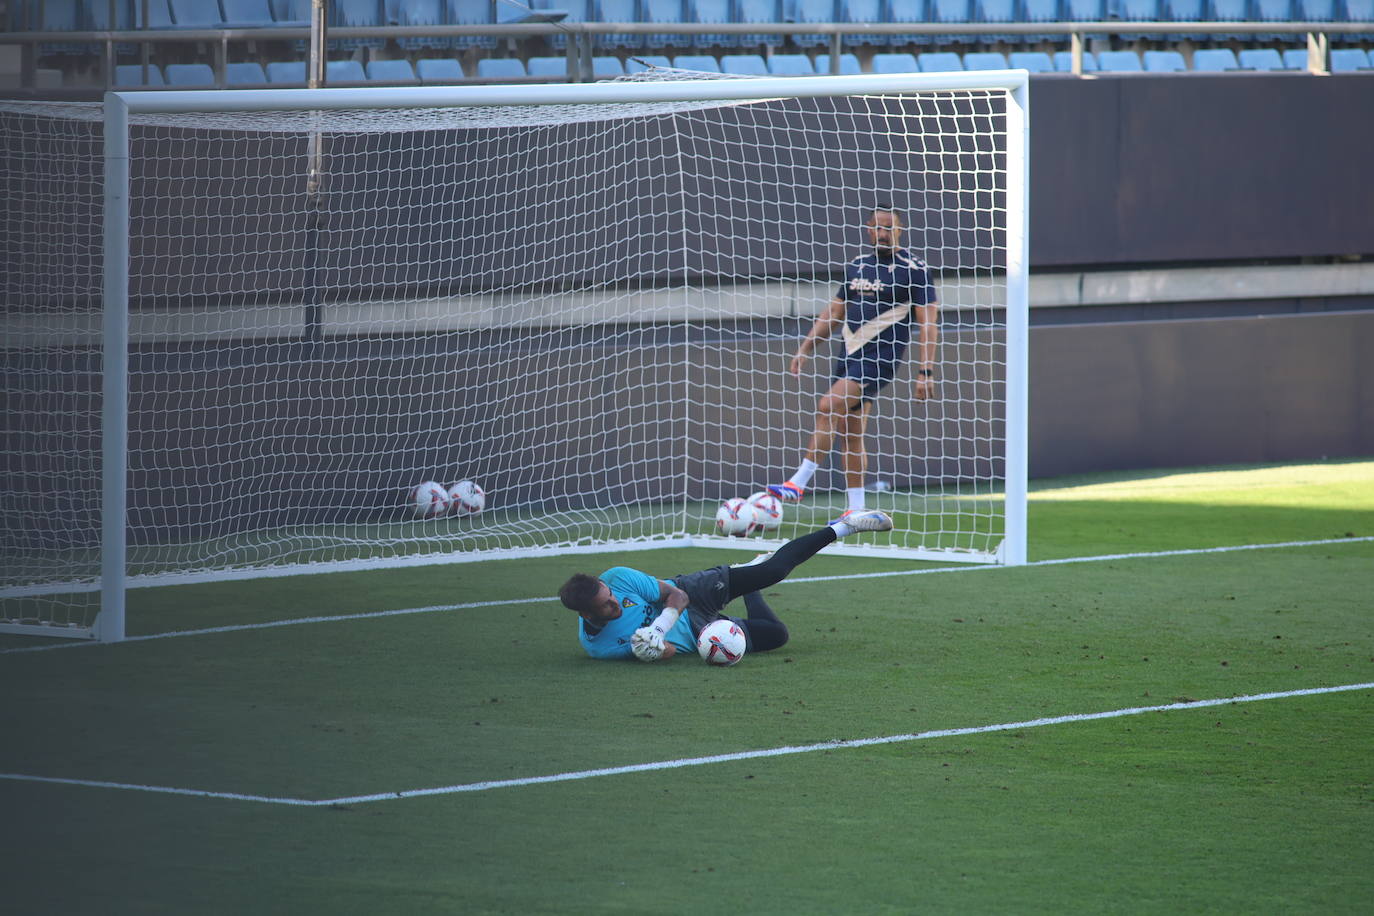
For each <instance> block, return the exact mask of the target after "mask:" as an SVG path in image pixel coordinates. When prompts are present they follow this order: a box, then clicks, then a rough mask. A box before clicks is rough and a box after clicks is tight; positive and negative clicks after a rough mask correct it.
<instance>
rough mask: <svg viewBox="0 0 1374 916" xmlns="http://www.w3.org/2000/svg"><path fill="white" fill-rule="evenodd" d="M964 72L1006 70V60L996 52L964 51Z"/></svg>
mask: <svg viewBox="0 0 1374 916" xmlns="http://www.w3.org/2000/svg"><path fill="white" fill-rule="evenodd" d="M964 69H965V70H1006V69H1008V66H1007V59H1006V57H1005V56H1003V55H1002V54H1001V53H1000V52H998V51H966V52H965V53H964Z"/></svg>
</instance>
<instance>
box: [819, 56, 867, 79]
mask: <svg viewBox="0 0 1374 916" xmlns="http://www.w3.org/2000/svg"><path fill="white" fill-rule="evenodd" d="M816 72H817V73H821V74H825V75H829V73H830V55H829V54H817V55H816ZM862 72H863V68H862V67H861V66H859V56H858V55H857V54H841V55H840V75H841V76H846V75H853V74H855V73H862Z"/></svg>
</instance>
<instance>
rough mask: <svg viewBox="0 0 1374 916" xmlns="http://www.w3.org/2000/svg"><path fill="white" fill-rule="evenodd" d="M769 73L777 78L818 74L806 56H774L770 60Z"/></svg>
mask: <svg viewBox="0 0 1374 916" xmlns="http://www.w3.org/2000/svg"><path fill="white" fill-rule="evenodd" d="M768 72H769V73H772V74H774V75H776V76H809V75H811V74H814V73H815V72H816V67H815V65H813V64H812V63H811V58H809V57H807V56H806V55H805V54H774V55H773V56H772V57H770V58H768Z"/></svg>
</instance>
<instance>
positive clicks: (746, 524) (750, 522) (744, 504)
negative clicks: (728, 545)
mask: <svg viewBox="0 0 1374 916" xmlns="http://www.w3.org/2000/svg"><path fill="white" fill-rule="evenodd" d="M758 527H759V517H758V512H757V511H756V510H755V509H754V507H753V506H752V505H750V504H749V502H748V501H747V500H743V499H740V498H739V497H738V496H736V497H735V498H734V499H727V500H726V501H725V502H723V503H721V504H720V508H719V509H717V510H716V531H718V532H720V533H721V534H729V535H733V536H734V537H741V538H742V537H744V536H745V535H747V534H753V533H754V531H755V530H756V529H757V528H758Z"/></svg>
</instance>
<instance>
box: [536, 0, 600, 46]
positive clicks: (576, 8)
mask: <svg viewBox="0 0 1374 916" xmlns="http://www.w3.org/2000/svg"><path fill="white" fill-rule="evenodd" d="M553 7H556V8H558V9H560V10H562V11H563V12H566V13H567V16H565V17H564V18H563V19H562V20H561V21H562V22H587V21H588V20H589V19H590V16H591V9H592V6H591V0H535V2H533V3H531V4H530V8H531V9H536V10H539V9H549V8H553ZM544 37H545V38H546V39H547V40H548V42H549V44H550V45H551V46H552V47H553V48H555V49H559V50H561V49H563V48H566V47H567V46H568V34H567V33H566V32H564V31H562V30H560V31H558V32H555V33H554V34H552V35H546V36H544Z"/></svg>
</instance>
